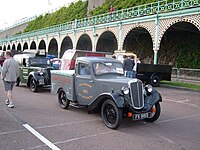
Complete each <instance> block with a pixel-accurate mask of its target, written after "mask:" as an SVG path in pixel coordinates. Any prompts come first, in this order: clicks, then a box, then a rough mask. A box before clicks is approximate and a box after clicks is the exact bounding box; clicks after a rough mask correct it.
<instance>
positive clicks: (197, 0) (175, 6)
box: [0, 0, 200, 43]
mask: <svg viewBox="0 0 200 150" xmlns="http://www.w3.org/2000/svg"><path fill="white" fill-rule="evenodd" d="M199 6H200V0H179V1H175V0H174V1H173V2H170V3H169V2H168V1H167V0H163V1H157V2H154V3H149V4H144V5H139V6H136V7H132V8H127V9H122V10H118V11H115V12H113V13H112V14H111V13H105V14H101V15H97V16H92V17H88V18H83V19H79V20H75V21H71V22H67V23H64V24H59V25H55V26H51V27H47V28H43V29H39V30H35V31H31V32H27V33H23V34H20V35H14V36H11V37H8V38H4V39H1V40H0V43H2V42H8V41H14V40H17V39H23V38H27V37H33V36H40V35H45V34H49V33H56V32H61V31H66V30H71V29H77V28H82V27H87V26H94V25H99V24H106V23H110V22H114V21H121V20H125V19H131V18H136V17H141V16H148V15H153V14H160V13H166V12H171V11H178V10H183V9H188V8H193V7H199Z"/></svg>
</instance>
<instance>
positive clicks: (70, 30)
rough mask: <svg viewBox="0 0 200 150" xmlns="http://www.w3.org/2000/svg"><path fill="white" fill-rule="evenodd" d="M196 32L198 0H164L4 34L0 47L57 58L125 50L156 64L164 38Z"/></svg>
mask: <svg viewBox="0 0 200 150" xmlns="http://www.w3.org/2000/svg"><path fill="white" fill-rule="evenodd" d="M199 31H200V1H199V0H180V1H173V2H170V3H168V2H167V0H165V1H158V2H155V3H150V4H145V5H140V6H137V7H132V8H128V9H123V10H119V11H115V12H113V13H112V14H110V13H106V14H101V15H98V16H93V17H88V18H83V19H79V20H75V21H71V22H67V23H64V24H60V25H56V26H52V27H48V28H45V29H40V30H36V31H32V32H27V33H23V34H20V35H15V36H12V37H7V38H4V39H1V40H0V47H1V49H3V50H9V49H13V50H24V49H46V51H47V52H48V53H51V54H56V55H57V56H58V57H61V56H62V54H63V53H64V51H65V50H67V49H69V48H76V49H84V50H90V51H102V52H114V50H122V49H125V50H128V51H134V52H136V53H137V54H139V55H140V57H141V58H142V57H143V58H146V59H147V60H148V61H152V62H154V64H156V63H157V61H158V56H159V57H162V56H161V55H158V52H159V49H160V48H161V47H162V46H165V41H166V39H167V38H170V37H172V36H177V35H179V34H182V33H183V32H184V34H186V35H190V34H198V37H199ZM169 48H170V47H169ZM166 59H167V58H166ZM172 61H173V60H172Z"/></svg>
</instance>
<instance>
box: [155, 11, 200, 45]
mask: <svg viewBox="0 0 200 150" xmlns="http://www.w3.org/2000/svg"><path fill="white" fill-rule="evenodd" d="M199 18H200V15H196V16H192V17H190V16H185V17H182V18H180V17H179V18H173V19H172V18H170V19H164V20H161V26H160V29H161V30H160V33H159V38H158V49H159V48H160V44H161V40H162V38H163V35H164V34H165V33H166V32H167V30H168V29H169V28H170V27H171V26H173V25H174V24H176V23H179V22H187V23H191V24H192V25H194V26H195V27H196V28H197V29H199V31H200V25H199V24H200V20H199Z"/></svg>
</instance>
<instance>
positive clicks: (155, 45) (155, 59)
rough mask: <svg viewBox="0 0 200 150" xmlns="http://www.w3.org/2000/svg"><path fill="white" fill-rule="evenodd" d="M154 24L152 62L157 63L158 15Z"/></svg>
mask: <svg viewBox="0 0 200 150" xmlns="http://www.w3.org/2000/svg"><path fill="white" fill-rule="evenodd" d="M155 24H156V31H155V42H154V61H153V62H154V64H155V65H156V64H157V63H158V50H159V48H158V36H159V35H158V34H159V19H158V15H157V16H156V20H155Z"/></svg>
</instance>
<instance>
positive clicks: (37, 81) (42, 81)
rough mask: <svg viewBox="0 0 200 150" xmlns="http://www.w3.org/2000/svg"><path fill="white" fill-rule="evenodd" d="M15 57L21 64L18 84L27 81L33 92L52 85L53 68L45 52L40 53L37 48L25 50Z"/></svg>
mask: <svg viewBox="0 0 200 150" xmlns="http://www.w3.org/2000/svg"><path fill="white" fill-rule="evenodd" d="M14 59H15V60H16V61H18V63H19V65H20V72H19V78H18V79H17V81H16V86H19V84H20V83H25V84H26V85H27V86H28V87H30V89H31V91H32V92H37V91H38V89H40V88H43V87H46V86H50V85H51V74H50V70H53V67H52V66H51V62H50V60H49V59H48V58H46V56H45V53H43V54H42V55H40V54H39V51H37V50H30V51H29V52H28V51H25V52H24V53H23V54H17V55H15V56H14Z"/></svg>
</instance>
